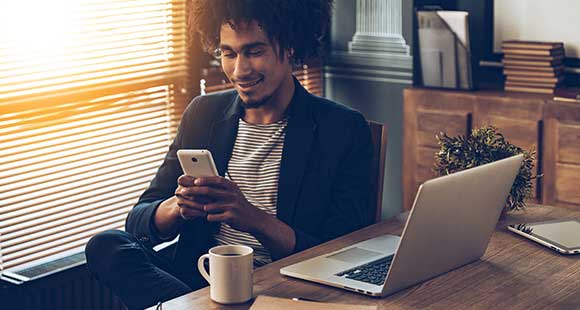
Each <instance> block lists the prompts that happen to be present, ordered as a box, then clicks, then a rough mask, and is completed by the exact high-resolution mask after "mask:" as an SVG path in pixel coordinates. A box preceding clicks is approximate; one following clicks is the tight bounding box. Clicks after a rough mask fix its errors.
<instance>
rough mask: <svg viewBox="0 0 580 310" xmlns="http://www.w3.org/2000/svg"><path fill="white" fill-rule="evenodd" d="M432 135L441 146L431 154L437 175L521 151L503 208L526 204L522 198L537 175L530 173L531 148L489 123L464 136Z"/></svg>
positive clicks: (532, 163)
mask: <svg viewBox="0 0 580 310" xmlns="http://www.w3.org/2000/svg"><path fill="white" fill-rule="evenodd" d="M436 137H437V140H438V143H439V146H440V147H441V149H440V150H439V151H438V152H437V153H435V167H434V171H435V173H437V174H438V175H440V176H442V175H447V174H450V173H454V172H457V171H461V170H464V169H468V168H472V167H476V166H479V165H483V164H487V163H491V162H493V161H496V160H500V159H503V158H507V157H510V156H514V155H517V154H524V160H523V162H522V166H521V168H520V171H519V173H518V175H517V176H516V179H515V181H514V184H513V185H512V188H511V191H510V194H509V196H508V198H507V200H506V204H505V208H504V211H514V210H520V209H523V208H525V207H526V199H528V198H530V197H531V196H532V184H533V181H534V180H535V179H536V178H538V177H541V176H539V175H534V174H533V169H534V160H535V159H536V151H535V150H534V149H530V150H523V149H522V148H520V147H518V146H516V145H513V144H511V143H509V142H508V141H507V140H506V139H505V138H504V136H503V135H502V134H501V133H500V132H499V131H498V130H497V128H495V127H493V126H487V127H483V128H479V129H474V130H473V131H472V132H471V134H470V135H468V136H465V135H459V136H457V137H449V136H448V135H447V134H445V133H440V134H439V135H437V136H436Z"/></svg>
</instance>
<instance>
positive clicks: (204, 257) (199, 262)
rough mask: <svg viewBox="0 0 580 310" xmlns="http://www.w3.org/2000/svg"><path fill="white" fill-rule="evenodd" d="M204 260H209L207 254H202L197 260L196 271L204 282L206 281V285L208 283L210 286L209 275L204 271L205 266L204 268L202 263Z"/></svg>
mask: <svg viewBox="0 0 580 310" xmlns="http://www.w3.org/2000/svg"><path fill="white" fill-rule="evenodd" d="M206 259H209V254H203V255H202V256H201V257H200V258H199V259H198V260H197V269H198V270H199V273H201V275H202V276H203V277H204V278H205V280H206V281H207V283H209V284H210V285H211V282H210V281H209V274H208V273H207V271H206V270H205V266H204V262H205V260H206Z"/></svg>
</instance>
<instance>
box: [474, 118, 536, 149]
mask: <svg viewBox="0 0 580 310" xmlns="http://www.w3.org/2000/svg"><path fill="white" fill-rule="evenodd" d="M487 125H491V126H494V127H496V128H497V129H498V130H499V132H501V133H502V134H503V136H504V137H505V138H506V140H507V141H509V142H510V143H512V144H515V145H517V146H519V147H521V148H523V149H525V150H529V149H530V148H532V147H533V148H534V149H535V150H536V151H538V139H539V137H540V133H539V127H540V125H539V122H538V121H530V120H517V119H513V118H506V117H498V116H486V117H482V119H481V121H480V122H478V124H476V126H477V127H483V126H487Z"/></svg>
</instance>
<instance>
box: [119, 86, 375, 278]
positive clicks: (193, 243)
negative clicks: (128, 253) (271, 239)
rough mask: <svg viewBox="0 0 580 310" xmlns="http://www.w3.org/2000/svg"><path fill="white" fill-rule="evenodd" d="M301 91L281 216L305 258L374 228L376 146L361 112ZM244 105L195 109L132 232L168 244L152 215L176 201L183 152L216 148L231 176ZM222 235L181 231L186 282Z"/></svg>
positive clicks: (225, 99)
mask: <svg viewBox="0 0 580 310" xmlns="http://www.w3.org/2000/svg"><path fill="white" fill-rule="evenodd" d="M295 85H296V87H295V92H294V95H293V97H292V100H291V102H290V104H289V106H288V108H287V111H286V114H287V116H288V127H287V133H286V138H285V141H284V148H283V153H282V161H281V165H280V176H279V183H278V206H277V217H278V219H280V220H281V221H283V222H284V223H286V224H288V225H289V226H290V227H292V228H293V229H294V231H295V232H296V247H295V249H294V251H295V252H298V251H302V250H304V249H307V248H309V247H312V246H314V245H316V244H319V243H321V242H324V241H327V240H330V239H333V238H336V237H338V236H341V235H343V234H346V233H348V232H351V231H354V230H356V229H359V228H361V227H363V226H365V225H368V224H369V223H371V221H372V216H373V214H374V210H373V208H374V206H369V202H368V197H369V193H368V191H369V188H370V161H371V158H372V149H373V145H372V140H371V135H370V130H369V127H368V124H367V122H366V120H365V118H364V117H363V116H362V115H361V114H360V113H359V112H356V111H354V110H352V109H350V108H347V107H345V106H342V105H339V104H337V103H334V102H332V101H330V100H326V99H324V98H320V97H316V96H314V95H312V94H310V93H308V92H307V91H306V90H305V89H304V88H303V87H302V86H301V85H300V84H299V83H298V81H296V80H295ZM242 104H243V103H241V102H240V98H239V97H238V96H237V93H236V92H235V91H227V92H222V93H217V94H211V95H207V96H200V97H197V98H195V99H194V100H193V101H192V102H191V103H190V104H189V106H188V107H187V109H186V110H185V112H184V114H183V118H182V120H181V124H180V126H179V129H178V133H177V136H176V138H175V140H174V141H173V143H172V144H171V146H170V148H169V152H168V153H167V155H166V157H165V160H164V162H163V164H162V165H161V167H160V168H159V170H158V171H157V175H156V176H155V178H154V179H153V180H152V181H151V184H150V186H149V188H148V189H147V190H146V191H145V192H144V193H143V195H142V196H141V197H140V198H139V201H138V202H137V204H136V205H135V207H134V208H133V209H132V210H131V212H130V213H129V215H128V217H127V222H126V229H127V231H128V232H129V233H131V234H133V235H134V236H136V237H137V238H138V239H139V240H140V241H141V242H143V243H145V244H147V245H149V246H153V245H155V244H158V243H160V242H163V241H164V240H161V239H160V238H159V235H158V232H157V231H156V229H155V226H154V224H153V216H154V213H155V210H156V208H157V207H158V206H159V204H160V203H161V202H162V201H164V200H166V199H168V198H170V197H172V196H173V195H174V192H175V189H176V187H177V178H178V177H179V176H180V175H182V174H183V172H182V170H181V167H180V165H179V161H178V159H177V155H176V152H177V150H179V149H201V148H205V149H209V150H210V151H211V153H212V155H213V157H214V160H215V163H216V166H217V169H218V171H219V173H220V175H222V176H223V175H224V174H225V172H226V170H227V164H228V161H229V159H230V156H231V153H232V149H233V145H234V142H235V138H236V135H237V130H238V121H239V118H240V117H242V116H243V108H242ZM217 229H219V225H217V223H209V222H207V221H206V220H205V219H196V220H194V221H190V222H186V223H185V224H184V225H183V226H182V229H181V231H180V237H179V241H178V243H177V247H176V249H175V253H174V260H175V265H176V268H177V269H178V270H179V273H180V275H182V277H180V278H182V280H184V282H186V283H189V284H191V283H192V282H191V280H192V277H195V278H198V277H199V275H198V274H197V271H196V267H195V261H196V260H197V258H198V257H199V256H200V255H202V254H203V253H206V252H207V250H208V249H209V248H210V247H212V246H213V245H214V242H215V241H214V240H213V234H214V233H216V232H217ZM273 259H277V257H273Z"/></svg>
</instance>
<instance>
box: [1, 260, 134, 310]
mask: <svg viewBox="0 0 580 310" xmlns="http://www.w3.org/2000/svg"><path fill="white" fill-rule="evenodd" d="M67 259H69V262H70V260H71V258H67ZM72 259H73V260H74V259H76V258H74V257H73V258H72ZM81 259H82V261H77V262H76V264H75V266H73V267H70V265H69V267H68V268H62V266H60V268H59V266H58V263H59V262H52V263H48V265H39V266H36V267H34V269H29V270H23V271H21V272H19V273H22V274H25V275H26V274H27V275H33V277H31V278H32V279H31V280H29V281H23V282H22V283H20V284H7V282H5V281H4V282H3V284H2V288H0V308H1V309H22V310H101V309H103V310H125V309H126V307H125V306H124V305H123V304H122V303H121V302H120V301H119V299H118V298H117V297H116V296H114V295H113V294H112V292H111V291H110V290H109V289H108V288H106V287H104V286H103V285H101V284H100V283H98V282H97V281H96V280H95V279H93V278H92V277H91V276H90V274H89V272H88V269H87V267H86V264H85V263H84V255H83V257H82V258H81ZM11 278H12V277H11Z"/></svg>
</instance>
